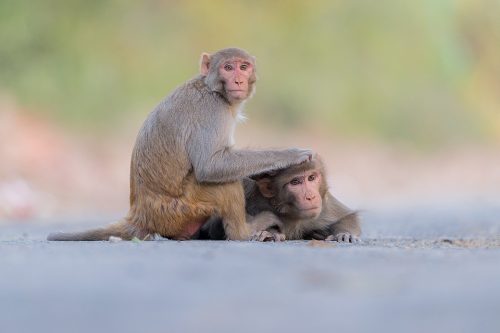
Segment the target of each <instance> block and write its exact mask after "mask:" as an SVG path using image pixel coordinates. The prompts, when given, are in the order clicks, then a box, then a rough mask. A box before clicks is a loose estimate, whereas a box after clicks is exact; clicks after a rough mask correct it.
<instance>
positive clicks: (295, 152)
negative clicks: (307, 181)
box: [286, 148, 313, 165]
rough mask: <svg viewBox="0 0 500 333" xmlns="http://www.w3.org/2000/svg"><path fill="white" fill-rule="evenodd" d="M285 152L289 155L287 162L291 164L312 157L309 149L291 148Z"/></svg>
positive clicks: (306, 160)
mask: <svg viewBox="0 0 500 333" xmlns="http://www.w3.org/2000/svg"><path fill="white" fill-rule="evenodd" d="M286 152H287V153H288V155H289V157H290V159H289V163H290V164H291V165H296V164H302V163H304V162H309V161H312V158H313V151H312V150H310V149H299V148H291V149H287V150H286Z"/></svg>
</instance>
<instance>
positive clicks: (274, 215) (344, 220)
mask: <svg viewBox="0 0 500 333" xmlns="http://www.w3.org/2000/svg"><path fill="white" fill-rule="evenodd" d="M244 185H245V199H246V211H247V221H248V223H249V224H250V226H251V227H252V229H253V230H265V231H264V232H263V233H260V234H258V236H257V238H256V239H257V240H275V241H280V240H284V239H285V238H286V239H289V240H297V239H319V240H336V241H339V242H350V243H354V242H356V241H358V240H359V238H358V237H359V236H360V234H361V228H360V223H359V216H358V213H357V212H356V211H353V210H351V209H349V208H348V207H346V206H345V205H344V204H342V203H341V202H340V201H338V200H337V199H336V198H335V197H334V196H333V195H331V194H330V193H329V192H328V186H327V184H326V173H325V169H324V165H323V162H322V161H321V159H320V158H319V157H318V156H316V157H315V158H314V159H313V160H312V161H309V162H306V163H303V164H300V165H295V166H291V167H288V168H286V169H281V170H277V171H273V172H268V173H264V174H261V175H258V176H255V177H253V179H250V178H246V179H245V181H244ZM199 238H201V239H225V235H224V230H223V228H222V224H221V223H220V221H219V220H212V221H210V223H208V224H207V225H206V226H204V227H203V228H202V231H201V233H200V235H199Z"/></svg>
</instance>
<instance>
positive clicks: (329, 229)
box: [309, 193, 361, 240]
mask: <svg viewBox="0 0 500 333" xmlns="http://www.w3.org/2000/svg"><path fill="white" fill-rule="evenodd" d="M323 205H324V207H323V211H322V212H321V215H320V217H318V220H317V221H316V224H317V225H322V226H324V227H323V228H318V229H315V230H313V231H311V232H310V235H309V237H310V238H314V239H330V240H331V239H336V238H337V236H339V235H344V234H350V235H352V236H354V237H359V236H360V235H361V226H360V219H359V215H358V213H357V212H356V211H353V210H351V209H350V208H348V207H347V206H345V205H344V204H343V203H341V202H340V201H339V200H337V199H336V198H335V197H334V196H333V195H331V194H330V193H327V194H326V196H325V200H324V203H323Z"/></svg>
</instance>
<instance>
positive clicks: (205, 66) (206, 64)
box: [200, 52, 210, 76]
mask: <svg viewBox="0 0 500 333" xmlns="http://www.w3.org/2000/svg"><path fill="white" fill-rule="evenodd" d="M209 68H210V54H208V53H206V52H203V53H202V54H201V59H200V74H201V75H203V76H206V75H207V74H208V70H209Z"/></svg>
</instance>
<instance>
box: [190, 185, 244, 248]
mask: <svg viewBox="0 0 500 333" xmlns="http://www.w3.org/2000/svg"><path fill="white" fill-rule="evenodd" d="M198 199H199V201H200V202H202V203H203V204H204V205H208V204H210V205H213V208H214V214H213V215H215V216H218V217H220V218H221V219H222V224H223V226H224V231H225V233H226V236H227V239H230V240H249V239H250V237H251V235H252V230H251V229H250V228H249V226H248V225H247V223H246V218H245V216H246V213H245V194H244V191H243V185H242V183H241V182H239V181H238V182H231V183H223V184H203V185H200V191H199V198H198Z"/></svg>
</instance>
